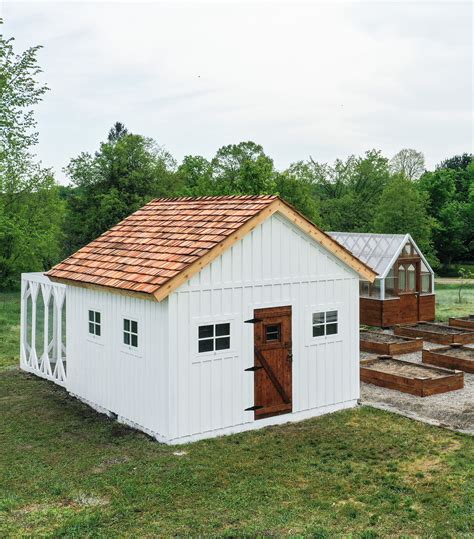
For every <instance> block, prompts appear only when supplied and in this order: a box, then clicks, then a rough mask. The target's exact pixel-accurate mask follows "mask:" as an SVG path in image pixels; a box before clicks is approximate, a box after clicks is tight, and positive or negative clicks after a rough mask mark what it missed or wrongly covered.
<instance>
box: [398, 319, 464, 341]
mask: <svg viewBox="0 0 474 539" xmlns="http://www.w3.org/2000/svg"><path fill="white" fill-rule="evenodd" d="M419 324H423V325H424V326H437V327H440V326H441V327H443V326H444V327H447V328H450V329H457V330H459V332H458V333H438V332H434V331H430V330H429V329H421V328H417V327H416V326H417V325H419ZM393 332H394V333H395V335H404V336H406V337H421V338H422V339H423V340H425V341H430V342H436V343H439V344H454V343H460V344H469V343H474V331H469V330H467V329H466V330H464V331H463V329H462V328H453V327H452V326H447V325H446V324H433V323H431V322H418V323H416V324H401V325H398V326H395V327H394V329H393Z"/></svg>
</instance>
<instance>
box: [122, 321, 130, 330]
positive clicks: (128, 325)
mask: <svg viewBox="0 0 474 539" xmlns="http://www.w3.org/2000/svg"><path fill="white" fill-rule="evenodd" d="M123 329H124V330H125V331H130V320H127V319H126V318H124V319H123Z"/></svg>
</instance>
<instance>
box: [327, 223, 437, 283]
mask: <svg viewBox="0 0 474 539" xmlns="http://www.w3.org/2000/svg"><path fill="white" fill-rule="evenodd" d="M328 234H329V235H330V236H331V237H332V238H334V239H335V240H337V241H338V242H339V243H340V244H341V245H343V246H344V247H345V248H346V249H349V251H351V252H352V253H353V254H354V255H355V256H356V257H357V258H359V259H360V260H362V261H363V262H365V263H366V264H367V265H369V266H370V267H371V268H373V269H374V270H375V271H376V272H377V274H378V277H379V278H384V277H385V276H386V275H387V273H388V272H389V271H390V268H391V267H392V265H393V264H394V262H395V260H396V259H397V258H398V256H399V255H400V253H401V251H402V249H403V247H404V246H405V244H406V243H407V241H409V242H411V243H412V245H413V247H414V248H415V250H416V251H417V253H418V254H419V255H420V258H421V259H422V260H423V262H424V263H425V264H426V266H427V267H428V268H429V269H430V271H431V272H432V271H433V270H432V269H431V268H430V266H429V264H428V262H427V261H426V259H425V257H424V256H423V253H422V252H421V251H420V249H419V247H418V246H417V245H416V243H415V241H414V240H413V238H412V237H411V236H410V234H372V233H362V232H328Z"/></svg>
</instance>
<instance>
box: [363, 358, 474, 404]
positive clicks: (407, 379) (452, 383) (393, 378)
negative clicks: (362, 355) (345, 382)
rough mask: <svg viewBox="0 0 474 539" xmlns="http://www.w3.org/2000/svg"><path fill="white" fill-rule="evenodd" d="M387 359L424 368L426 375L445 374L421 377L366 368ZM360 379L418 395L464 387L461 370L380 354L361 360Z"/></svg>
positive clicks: (429, 394) (433, 393)
mask: <svg viewBox="0 0 474 539" xmlns="http://www.w3.org/2000/svg"><path fill="white" fill-rule="evenodd" d="M388 359H389V360H392V361H396V362H397V363H400V365H411V366H413V365H416V366H417V367H421V368H423V370H426V373H427V375H429V373H430V372H431V373H433V372H436V373H442V374H444V375H445V376H443V377H441V378H439V377H438V378H429V376H427V377H426V378H421V377H416V376H408V375H406V374H402V373H400V374H394V373H389V372H382V371H378V370H376V369H374V368H368V366H369V365H373V364H374V363H377V362H380V361H385V360H388ZM360 379H361V381H362V382H366V383H368V384H374V385H376V386H380V387H386V388H388V389H395V390H397V391H401V392H403V393H409V394H410V395H416V396H418V397H429V396H431V395H436V394H439V393H446V392H448V391H455V390H457V389H462V388H463V387H464V374H463V373H462V372H461V371H453V370H448V369H443V368H440V367H431V366H430V367H428V366H427V365H420V364H414V363H410V362H409V361H403V360H401V359H396V358H393V357H391V356H382V357H377V358H372V359H366V360H363V361H361V365H360Z"/></svg>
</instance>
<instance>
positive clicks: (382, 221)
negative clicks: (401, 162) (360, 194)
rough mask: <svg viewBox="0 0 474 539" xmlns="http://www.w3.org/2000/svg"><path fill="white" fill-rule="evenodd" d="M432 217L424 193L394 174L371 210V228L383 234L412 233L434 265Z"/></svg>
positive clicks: (402, 177) (406, 179)
mask: <svg viewBox="0 0 474 539" xmlns="http://www.w3.org/2000/svg"><path fill="white" fill-rule="evenodd" d="M433 225H434V220H433V219H431V218H430V217H429V215H428V212H427V200H426V196H425V195H424V194H423V193H422V192H420V191H419V190H418V189H417V188H416V186H415V185H414V184H413V182H411V181H410V180H409V179H408V178H406V177H405V176H404V175H402V174H399V175H396V176H394V177H393V178H392V179H391V180H390V181H389V182H388V184H387V185H386V187H385V189H384V190H383V193H382V196H381V197H380V201H379V204H378V206H377V208H376V211H375V212H374V217H373V231H374V232H381V233H385V234H406V233H407V232H408V233H409V234H411V236H412V237H413V239H414V240H415V241H416V243H417V244H418V245H419V247H420V248H421V250H422V251H423V252H424V253H425V254H426V255H427V256H428V258H429V260H430V262H431V263H433V264H434V265H435V266H436V264H437V258H436V255H435V251H434V249H433V244H432V237H431V230H432V227H433Z"/></svg>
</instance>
